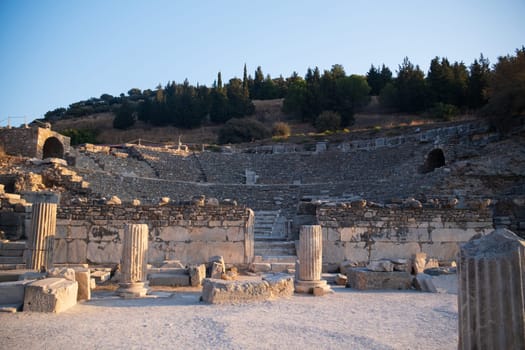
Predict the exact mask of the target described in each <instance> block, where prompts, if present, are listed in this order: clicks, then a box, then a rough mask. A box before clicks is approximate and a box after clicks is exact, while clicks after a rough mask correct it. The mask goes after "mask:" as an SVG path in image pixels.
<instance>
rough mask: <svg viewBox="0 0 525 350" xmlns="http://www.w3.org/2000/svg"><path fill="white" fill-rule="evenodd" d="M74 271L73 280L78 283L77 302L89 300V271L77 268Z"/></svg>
mask: <svg viewBox="0 0 525 350" xmlns="http://www.w3.org/2000/svg"><path fill="white" fill-rule="evenodd" d="M74 270H75V280H76V281H77V283H78V295H77V300H90V299H91V272H90V271H89V269H86V268H81V267H77V268H75V269H74Z"/></svg>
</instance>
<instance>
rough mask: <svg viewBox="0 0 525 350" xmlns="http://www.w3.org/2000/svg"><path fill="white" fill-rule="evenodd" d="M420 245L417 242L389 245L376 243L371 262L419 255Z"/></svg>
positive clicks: (371, 253) (373, 246)
mask: <svg viewBox="0 0 525 350" xmlns="http://www.w3.org/2000/svg"><path fill="white" fill-rule="evenodd" d="M419 252H420V248H419V244H418V243H416V242H407V243H387V242H375V243H374V244H373V245H372V250H371V252H370V260H380V259H396V258H405V259H406V258H410V257H411V256H412V255H414V254H416V253H419Z"/></svg>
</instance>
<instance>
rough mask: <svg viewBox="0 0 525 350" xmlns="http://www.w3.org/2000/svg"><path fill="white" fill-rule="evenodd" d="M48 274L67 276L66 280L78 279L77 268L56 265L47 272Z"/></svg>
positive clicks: (50, 275) (60, 276)
mask: <svg viewBox="0 0 525 350" xmlns="http://www.w3.org/2000/svg"><path fill="white" fill-rule="evenodd" d="M47 276H48V277H58V278H65V279H66V280H70V281H76V279H75V270H74V269H70V268H67V267H54V268H52V269H50V270H49V271H48V272H47Z"/></svg>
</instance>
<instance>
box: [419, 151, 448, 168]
mask: <svg viewBox="0 0 525 350" xmlns="http://www.w3.org/2000/svg"><path fill="white" fill-rule="evenodd" d="M443 166H445V153H443V150H442V149H441V148H434V149H433V150H432V151H430V152H429V153H428V154H427V157H426V159H425V163H424V164H423V166H422V168H421V172H422V173H429V172H431V171H434V169H437V168H441V167H443Z"/></svg>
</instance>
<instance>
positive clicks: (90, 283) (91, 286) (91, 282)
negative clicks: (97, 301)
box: [89, 278, 97, 290]
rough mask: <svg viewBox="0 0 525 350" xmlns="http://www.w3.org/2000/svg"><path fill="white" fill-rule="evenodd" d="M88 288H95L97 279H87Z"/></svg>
mask: <svg viewBox="0 0 525 350" xmlns="http://www.w3.org/2000/svg"><path fill="white" fill-rule="evenodd" d="M89 288H90V289H91V290H93V289H95V288H97V281H96V280H95V279H94V278H90V279H89Z"/></svg>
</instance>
